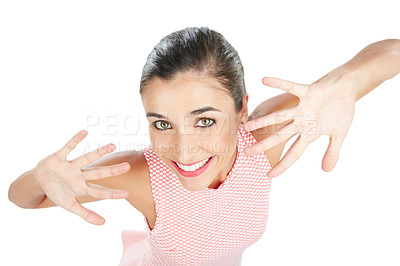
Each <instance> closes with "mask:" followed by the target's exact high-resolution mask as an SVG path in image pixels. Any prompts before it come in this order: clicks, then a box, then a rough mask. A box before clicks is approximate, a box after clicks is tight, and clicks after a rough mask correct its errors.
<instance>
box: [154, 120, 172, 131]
mask: <svg viewBox="0 0 400 266" xmlns="http://www.w3.org/2000/svg"><path fill="white" fill-rule="evenodd" d="M153 124H154V127H155V128H156V129H158V130H165V129H168V128H171V126H169V127H168V125H169V123H168V122H165V121H156V122H154V123H153Z"/></svg>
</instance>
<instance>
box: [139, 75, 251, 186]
mask: <svg viewBox="0 0 400 266" xmlns="http://www.w3.org/2000/svg"><path fill="white" fill-rule="evenodd" d="M142 100H143V105H144V109H145V112H146V117H147V119H148V122H149V133H150V140H151V145H152V148H153V150H154V152H155V154H157V156H159V157H160V158H161V160H163V161H164V163H165V164H166V165H168V166H169V167H170V168H171V169H172V170H173V171H174V173H175V174H176V175H177V176H178V178H179V180H180V182H181V183H182V185H183V186H184V187H185V188H186V189H188V190H191V191H198V190H203V189H205V188H207V187H209V188H217V187H218V186H219V185H220V184H221V183H222V182H223V181H224V180H225V177H226V176H227V174H228V173H229V171H230V169H231V167H232V165H233V163H234V161H235V158H236V152H237V150H236V143H237V139H236V137H237V130H238V128H239V127H240V126H241V123H240V122H241V120H243V121H245V120H246V119H247V101H248V95H247V93H246V95H245V96H244V97H243V108H242V111H241V112H240V113H236V112H235V110H234V101H233V98H232V97H231V96H230V95H229V94H228V93H227V91H226V90H224V89H223V88H222V87H221V86H220V85H219V83H218V82H216V81H215V80H212V79H210V78H204V77H201V76H198V75H194V74H180V75H177V77H176V78H174V79H173V80H169V81H167V80H163V79H159V78H155V79H153V80H152V81H151V82H150V83H149V84H148V85H147V86H146V88H145V89H144V91H143V94H142ZM176 163H178V164H181V165H180V167H179V166H178V164H176ZM205 163H206V164H205ZM182 164H184V165H183V166H182ZM185 165H186V166H185ZM188 165H191V166H188Z"/></svg>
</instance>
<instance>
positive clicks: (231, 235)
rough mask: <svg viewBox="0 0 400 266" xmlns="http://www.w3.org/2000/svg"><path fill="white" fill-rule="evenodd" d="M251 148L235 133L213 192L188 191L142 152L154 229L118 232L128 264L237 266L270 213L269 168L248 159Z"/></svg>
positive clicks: (261, 160)
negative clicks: (227, 165)
mask: <svg viewBox="0 0 400 266" xmlns="http://www.w3.org/2000/svg"><path fill="white" fill-rule="evenodd" d="M255 143H256V140H255V138H254V137H253V135H252V134H251V132H247V131H245V130H244V129H243V128H242V127H241V128H239V129H238V132H237V155H236V159H235V162H234V164H233V166H232V168H231V170H230V172H229V173H228V176H227V177H226V178H225V180H224V182H223V183H222V184H221V185H220V186H219V187H218V188H216V189H213V188H206V189H204V190H201V191H189V190H187V189H186V188H184V187H183V186H182V184H181V183H180V181H179V179H178V177H177V176H176V175H175V173H174V172H173V171H172V169H170V168H169V167H168V166H167V165H166V164H165V163H164V162H163V161H162V160H161V159H160V158H159V157H158V156H157V155H156V154H155V153H154V152H153V150H152V147H151V146H148V147H146V148H144V155H145V158H146V161H147V164H148V166H149V173H150V179H151V187H152V194H153V198H154V203H155V209H156V222H155V226H154V228H153V230H151V228H150V226H149V223H148V221H147V219H146V218H144V220H145V222H146V224H147V227H146V230H145V231H133V230H122V242H123V256H122V259H121V261H120V264H119V265H120V266H127V265H241V260H242V254H243V251H244V250H245V249H246V248H247V247H248V246H250V245H252V244H253V243H255V242H256V241H257V240H258V239H259V238H260V237H261V236H262V234H263V233H264V230H265V227H266V224H267V219H268V213H269V192H270V188H271V179H270V178H268V177H267V172H268V171H269V170H271V165H270V163H269V160H268V159H267V156H266V155H265V154H264V153H261V154H258V155H254V156H247V155H245V154H244V151H243V150H244V148H245V147H247V146H250V145H253V144H255Z"/></svg>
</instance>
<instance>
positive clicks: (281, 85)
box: [262, 77, 309, 98]
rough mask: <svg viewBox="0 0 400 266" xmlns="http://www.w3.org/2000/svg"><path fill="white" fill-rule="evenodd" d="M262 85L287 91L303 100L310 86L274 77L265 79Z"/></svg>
mask: <svg viewBox="0 0 400 266" xmlns="http://www.w3.org/2000/svg"><path fill="white" fill-rule="evenodd" d="M262 83H263V84H264V85H267V86H268V87H272V88H278V89H281V90H284V91H287V92H289V93H291V94H293V95H296V96H297V97H299V98H301V97H303V96H304V95H306V93H307V89H308V87H309V86H308V85H304V84H299V83H294V82H291V81H289V80H283V79H279V78H273V77H264V78H263V79H262Z"/></svg>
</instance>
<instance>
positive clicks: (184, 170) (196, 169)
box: [171, 156, 215, 177]
mask: <svg viewBox="0 0 400 266" xmlns="http://www.w3.org/2000/svg"><path fill="white" fill-rule="evenodd" d="M214 157H215V156H212V157H210V158H207V159H204V160H202V161H200V162H197V163H194V164H190V165H185V164H180V163H177V162H175V161H172V160H171V162H172V164H173V165H174V166H175V167H176V169H177V170H178V172H179V173H180V174H181V175H183V176H185V177H195V176H198V175H200V174H201V173H203V172H204V171H205V170H207V168H208V166H209V165H210V164H211V162H212V161H213V160H214Z"/></svg>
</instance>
